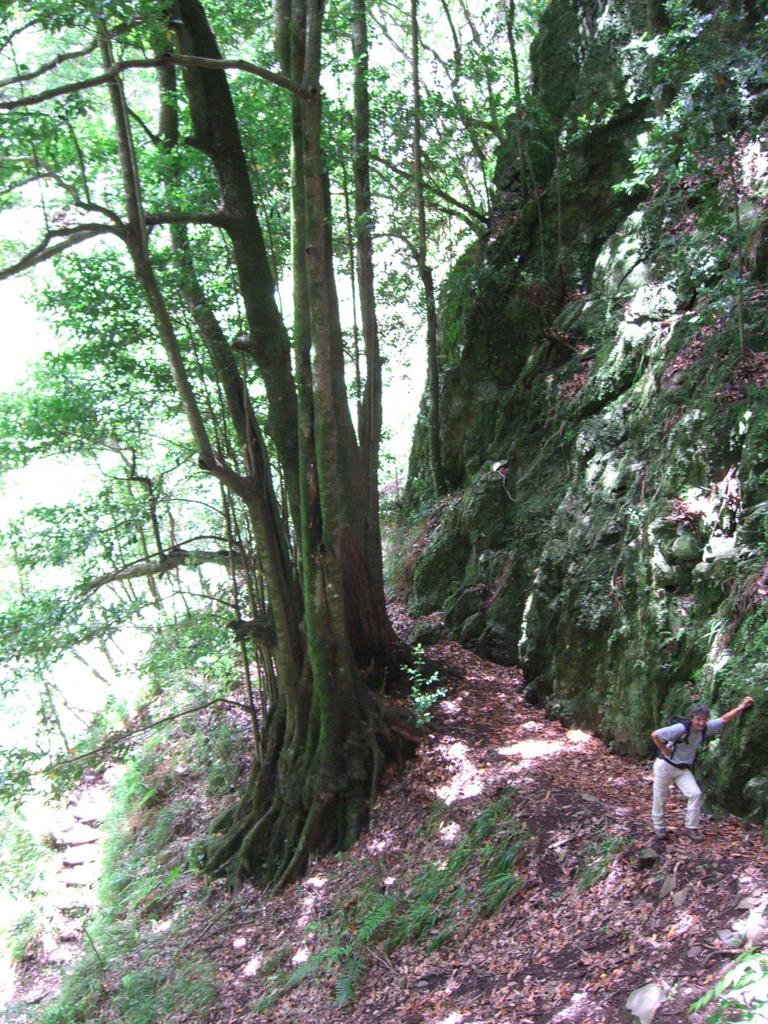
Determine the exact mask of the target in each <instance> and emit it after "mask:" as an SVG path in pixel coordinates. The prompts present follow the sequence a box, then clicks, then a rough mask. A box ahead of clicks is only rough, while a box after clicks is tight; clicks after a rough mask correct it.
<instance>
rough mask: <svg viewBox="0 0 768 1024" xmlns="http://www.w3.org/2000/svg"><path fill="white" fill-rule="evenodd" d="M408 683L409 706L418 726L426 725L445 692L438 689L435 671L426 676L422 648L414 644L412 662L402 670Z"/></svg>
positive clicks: (437, 673)
mask: <svg viewBox="0 0 768 1024" xmlns="http://www.w3.org/2000/svg"><path fill="white" fill-rule="evenodd" d="M403 671H404V673H405V675H406V676H407V677H408V680H409V682H410V690H411V706H412V707H413V712H414V718H415V720H416V723H417V724H418V725H428V724H429V722H431V720H432V708H434V706H435V704H437V703H438V702H439V701H441V700H442V699H443V697H445V695H446V693H447V690H445V689H443V688H442V687H438V686H437V683H438V681H439V679H440V673H439V672H438V671H437V670H435V671H434V672H432V673H430V674H429V675H427V672H428V671H429V670H428V668H427V660H426V657H425V656H424V648H423V647H422V646H421V644H416V646H415V647H414V648H413V660H412V662H411V663H410V664H408V665H405V666H404V668H403Z"/></svg>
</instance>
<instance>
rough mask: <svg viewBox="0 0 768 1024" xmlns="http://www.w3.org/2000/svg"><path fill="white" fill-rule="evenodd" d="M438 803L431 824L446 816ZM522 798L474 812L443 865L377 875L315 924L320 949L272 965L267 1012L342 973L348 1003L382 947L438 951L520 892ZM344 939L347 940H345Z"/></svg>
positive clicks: (343, 1000)
mask: <svg viewBox="0 0 768 1024" xmlns="http://www.w3.org/2000/svg"><path fill="white" fill-rule="evenodd" d="M445 811H446V808H445V805H444V804H441V803H438V804H437V805H436V808H435V814H434V815H433V816H431V818H430V821H429V822H428V823H427V825H426V828H427V830H430V831H431V830H433V829H434V827H435V825H436V824H437V823H438V822H439V821H440V820H442V819H443V818H444V815H445ZM513 812H514V799H513V796H512V795H509V794H505V795H504V796H502V797H500V798H499V799H498V800H496V801H494V803H492V804H489V805H488V806H487V807H486V808H484V809H483V810H482V811H481V812H480V813H479V814H478V815H477V817H476V818H474V819H473V820H472V821H471V822H470V824H469V826H468V828H467V832H466V835H465V836H464V838H463V839H462V840H461V842H460V843H459V844H458V845H457V846H456V847H455V849H454V850H453V851H452V852H451V854H450V856H448V858H447V859H446V861H445V862H444V863H443V864H428V865H427V866H426V867H424V868H422V869H421V870H419V871H417V872H416V873H415V874H414V876H413V877H412V878H411V880H410V881H409V882H408V884H407V885H404V886H402V887H398V886H396V885H388V886H386V887H385V886H383V885H382V884H381V881H380V880H378V881H377V882H372V883H371V885H369V886H367V887H366V888H364V889H363V890H362V891H361V892H360V893H359V894H356V895H354V896H352V897H351V898H350V900H349V901H348V903H347V904H346V906H345V907H343V908H342V909H341V910H340V911H339V912H338V913H337V914H335V915H334V916H333V917H332V918H331V919H330V920H329V919H326V920H323V921H322V922H320V923H317V924H313V925H311V928H312V931H313V932H314V933H315V940H314V944H315V952H314V953H313V954H312V956H311V957H310V958H309V959H308V960H306V961H304V962H303V963H302V964H300V965H299V966H298V967H297V968H296V969H295V970H293V971H290V970H289V969H288V968H287V966H286V963H285V960H286V957H287V951H284V953H283V955H281V956H280V957H278V958H276V959H274V958H273V960H272V961H270V962H269V963H268V964H265V965H264V967H263V968H262V975H263V976H265V978H266V979H267V992H266V994H265V995H264V997H263V998H262V999H261V1000H260V1001H259V1003H258V1005H257V1007H256V1009H257V1011H259V1012H263V1011H264V1010H266V1009H268V1008H269V1007H270V1006H273V1005H274V1004H275V1002H277V1001H278V1000H279V999H280V998H281V996H282V995H284V994H285V993H286V992H288V991H290V989H292V988H294V987H295V986H296V985H297V984H299V983H300V982H301V981H303V980H304V979H305V978H308V977H314V976H316V975H318V974H323V975H326V976H332V977H333V978H334V984H335V990H336V999H337V1002H338V1003H339V1005H340V1006H345V1005H348V1004H349V1003H351V1002H353V1001H354V999H355V996H356V993H357V991H358V990H359V988H360V986H361V984H362V982H363V980H364V977H365V974H366V972H367V970H368V965H369V963H370V961H371V958H372V956H373V953H372V951H373V950H374V949H375V947H376V946H379V947H381V948H383V950H384V951H385V952H386V953H392V952H394V951H395V950H397V949H400V948H401V947H402V946H406V945H409V944H411V943H419V944H421V945H424V946H426V948H427V950H429V951H435V950H438V949H441V948H442V947H443V946H445V945H447V944H449V943H451V942H453V941H454V940H455V939H456V938H458V937H460V936H461V935H462V934H463V933H464V932H465V931H466V930H467V929H468V928H471V927H472V925H473V923H475V922H476V921H477V920H479V919H482V918H486V917H491V916H492V915H493V914H496V913H498V911H499V910H501V909H502V907H503V906H504V905H505V904H506V903H507V902H508V901H509V900H510V899H512V897H513V896H514V895H515V893H517V892H518V891H519V889H520V888H521V886H522V880H521V878H520V876H519V874H518V871H517V869H518V866H519V864H520V861H521V859H522V857H523V856H524V855H525V851H526V835H525V833H524V832H523V831H522V829H521V828H520V825H519V824H518V822H517V821H516V819H515V817H514V813H513ZM340 940H343V941H340Z"/></svg>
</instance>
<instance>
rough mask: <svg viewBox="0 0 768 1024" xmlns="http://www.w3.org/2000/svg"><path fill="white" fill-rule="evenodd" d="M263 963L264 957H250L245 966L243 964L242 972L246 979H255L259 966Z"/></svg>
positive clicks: (257, 955) (258, 955)
mask: <svg viewBox="0 0 768 1024" xmlns="http://www.w3.org/2000/svg"><path fill="white" fill-rule="evenodd" d="M263 963H264V957H263V956H262V955H261V954H260V953H257V954H256V956H253V957H251V959H250V960H249V961H248V963H247V964H243V966H242V968H241V969H242V972H243V974H244V975H245V976H246V978H253V977H255V976H256V975H257V974H258V973H259V971H260V970H261V965H262V964H263Z"/></svg>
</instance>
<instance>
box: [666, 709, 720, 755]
mask: <svg viewBox="0 0 768 1024" xmlns="http://www.w3.org/2000/svg"><path fill="white" fill-rule="evenodd" d="M668 724H669V725H684V726H685V732H684V733H683V735H682V736H680V737H679V738H678V739H676V740H675V741H674V742H671V743H670V744H669V746H670V747H671V748H672V753H671V755H670V756H669V757H663V755H662V754H661V752H659V757H662V758H663V760H664V761H668V762H669V763H670V764H672V758H673V757H674V756H675V747H676V746H677V744H678V743H681V742H686V743H687V742H688V737H689V736H690V735H691V722H690V719H688V718H683V717H682V716H681V715H672V717H671V718H670V720H669V722H668ZM710 738H711V737H709V736H707V730H706V729H705V730H704V735H703V736H702V737H701V743H700V744H699V745H698V747H696V752H695V753H694V755H693V761H691V763H690V765H688V766H687V767H688V768H693V766H694V765H695V764H696V758H697V757H698V756H699V751H700V750H701V748H702V747H703V746H704V744H705V743H706V742H707V740H708V739H710Z"/></svg>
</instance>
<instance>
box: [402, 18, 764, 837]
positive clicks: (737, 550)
mask: <svg viewBox="0 0 768 1024" xmlns="http://www.w3.org/2000/svg"><path fill="white" fill-rule="evenodd" d="M683 8H684V9H683ZM726 52H727V53H728V54H729V57H730V62H729V63H728V64H726V63H724V60H723V55H724V54H725V53H726ZM766 52H768V46H766V33H765V27H764V25H763V24H762V22H760V20H759V19H758V17H757V16H756V13H755V12H754V11H752V9H751V8H749V7H748V6H747V7H745V8H744V9H739V10H736V9H735V8H734V7H733V6H730V7H728V8H727V10H726V9H725V6H724V5H716V4H707V5H701V6H694V7H692V6H691V5H672V4H670V5H666V7H665V6H659V5H654V4H649V5H648V6H647V7H644V6H639V5H636V4H631V3H624V2H618V0H611V2H609V3H601V4H597V5H595V4H591V3H582V2H580V0H573V2H570V0H553V3H552V4H550V6H549V8H548V10H547V13H546V14H545V16H544V19H543V22H542V27H541V31H540V33H539V35H538V37H537V40H536V42H535V44H534V47H533V51H532V63H533V69H534V84H533V93H532V97H531V100H530V105H529V109H528V110H527V111H526V113H525V118H521V119H520V120H521V121H524V123H525V134H524V136H521V135H520V131H519V128H517V127H516V126H515V125H512V126H510V140H509V146H508V147H507V151H504V152H502V153H500V156H499V164H498V171H497V186H498V195H499V202H498V209H497V213H496V219H495V227H494V230H493V232H492V233H491V235H490V236H489V237H488V238H487V239H486V240H485V241H484V242H483V243H482V244H478V245H476V246H475V247H473V248H472V249H471V250H470V251H468V252H467V253H466V254H465V256H464V257H463V259H462V260H461V262H460V263H459V265H457V266H456V267H455V268H454V270H453V272H452V274H451V277H450V279H449V281H448V283H447V285H446V287H445V288H444V290H443V295H442V312H441V316H442V409H443V410H444V412H443V414H442V423H441V429H442V431H443V438H444V440H443V444H444V452H445V462H446V472H447V475H448V478H449V479H450V481H451V483H452V486H453V487H454V488H455V490H454V493H453V495H452V496H451V498H450V499H449V500H448V502H447V503H446V505H445V507H444V508H442V509H441V510H440V514H439V515H438V516H433V517H432V520H431V522H432V524H433V525H432V526H431V527H428V530H429V533H428V539H427V543H426V546H425V548H424V551H423V553H422V555H421V557H420V558H419V560H418V561H417V562H416V564H415V567H414V572H413V579H412V584H411V586H412V589H411V608H412V610H413V611H414V612H416V613H418V614H425V613H428V612H432V611H434V610H436V609H441V610H442V611H443V612H444V615H445V621H446V623H447V625H448V626H449V628H450V629H451V631H452V633H453V634H454V635H455V636H456V637H457V638H459V639H460V640H461V641H462V642H463V643H465V644H467V645H469V646H471V647H473V648H475V649H476V650H478V651H479V652H481V653H484V654H486V655H489V656H490V657H492V658H494V659H496V660H498V661H501V662H503V663H507V664H513V663H520V664H522V666H523V668H524V671H525V676H526V680H527V684H528V690H529V694H530V695H531V696H532V697H533V698H534V699H538V700H542V701H545V702H546V704H547V707H548V708H549V709H550V710H551V711H552V712H554V713H555V714H557V715H559V716H560V717H561V718H562V719H563V720H565V721H567V722H575V723H581V724H585V725H588V726H589V727H591V728H594V729H596V730H597V731H598V732H599V733H600V734H601V735H602V736H604V737H606V738H608V739H609V740H611V741H612V743H613V744H614V745H615V747H616V749H618V750H621V751H624V752H629V753H634V754H641V753H643V752H645V751H646V750H647V747H648V740H647V736H648V731H649V729H651V728H652V727H655V726H656V725H658V724H659V723H660V722H662V721H663V720H665V718H666V716H667V715H668V714H670V713H679V712H680V711H682V710H684V709H685V708H686V707H687V705H688V703H689V702H690V700H691V699H692V698H694V697H696V698H700V699H704V700H707V701H709V702H711V703H713V704H714V705H716V706H717V707H718V708H719V709H720V710H725V709H726V707H730V706H732V705H733V704H735V703H736V702H737V701H738V699H740V697H741V696H742V695H743V694H744V693H746V692H751V693H753V694H754V696H755V697H756V699H757V703H758V706H757V709H756V712H755V714H754V715H753V716H752V717H751V718H750V719H749V720H745V722H744V723H742V724H741V725H739V726H738V727H736V728H735V729H733V730H732V731H731V734H730V736H728V737H726V738H724V739H723V741H722V747H723V749H722V750H721V751H720V752H719V756H718V762H717V763H718V770H717V774H716V775H715V774H714V773H711V774H712V777H711V778H710V779H709V783H710V788H711V789H712V790H713V791H714V792H715V794H716V795H717V797H718V798H719V799H720V800H721V801H723V802H725V803H726V804H727V805H728V806H729V807H731V808H734V809H737V810H739V811H741V812H747V811H752V812H753V813H754V814H755V815H756V816H758V817H761V818H762V817H764V816H765V814H766V808H767V807H768V742H767V741H768V707H766V706H765V701H764V693H765V688H766V681H767V678H766V661H765V654H764V651H765V644H766V640H768V618H767V617H766V608H768V605H766V604H765V603H764V602H765V599H766V597H767V596H768V585H767V584H768V518H767V516H768V405H767V404H766V392H765V390H764V389H765V385H766V383H768V354H766V348H768V340H767V339H766V325H767V323H768V316H767V314H766V301H765V300H766V295H767V294H768V293H767V292H766V288H765V280H766V268H767V265H768V258H767V257H768V249H767V248H766V242H765V225H766V214H765V211H766V197H767V196H768V170H767V168H768V159H767V156H766V150H765V144H764V139H765V134H766V133H765V127H766V125H765V117H766V113H768V80H766V73H765V60H764V58H765V54H766ZM521 153H522V160H521V158H520V154H521ZM521 167H522V170H521ZM532 183H533V184H532ZM427 461H428V460H427V456H426V432H425V431H424V430H423V429H420V430H419V432H418V434H417V438H416V441H415V445H414V450H413V454H412V461H411V473H410V481H409V490H408V501H409V503H410V505H411V507H412V509H413V508H420V507H421V508H423V507H428V501H429V493H430V485H429V470H428V465H427ZM712 760H713V759H712V757H710V761H712ZM704 771H705V775H706V774H707V771H708V769H707V766H705V769H704Z"/></svg>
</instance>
